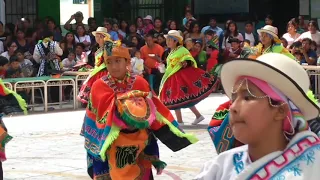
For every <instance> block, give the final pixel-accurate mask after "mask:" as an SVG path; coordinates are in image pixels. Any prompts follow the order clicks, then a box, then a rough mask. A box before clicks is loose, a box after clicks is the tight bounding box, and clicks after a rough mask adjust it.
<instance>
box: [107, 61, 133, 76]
mask: <svg viewBox="0 0 320 180" xmlns="http://www.w3.org/2000/svg"><path fill="white" fill-rule="evenodd" d="M105 58H108V59H107V61H106V62H105V63H106V65H107V69H108V72H109V73H110V75H111V76H112V77H114V78H117V79H121V80H122V79H123V78H124V77H125V75H126V73H127V65H128V61H127V60H126V59H125V58H120V57H113V56H111V57H105Z"/></svg>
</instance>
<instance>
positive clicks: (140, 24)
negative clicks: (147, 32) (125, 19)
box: [137, 18, 143, 27]
mask: <svg viewBox="0 0 320 180" xmlns="http://www.w3.org/2000/svg"><path fill="white" fill-rule="evenodd" d="M137 25H138V27H143V21H142V19H141V18H138V19H137Z"/></svg>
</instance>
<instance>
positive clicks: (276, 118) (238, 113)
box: [194, 53, 320, 180]
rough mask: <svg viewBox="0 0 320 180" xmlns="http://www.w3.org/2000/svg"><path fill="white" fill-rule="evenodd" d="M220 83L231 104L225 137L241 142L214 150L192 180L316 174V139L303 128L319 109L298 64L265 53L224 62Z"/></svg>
mask: <svg viewBox="0 0 320 180" xmlns="http://www.w3.org/2000/svg"><path fill="white" fill-rule="evenodd" d="M248 69H250V71H248ZM221 82H222V85H223V88H224V89H225V92H226V94H227V96H228V97H229V98H230V99H231V102H232V103H231V104H228V103H227V104H226V106H229V105H230V107H229V113H227V114H226V118H228V119H229V125H228V126H227V127H226V129H228V131H227V132H226V133H227V134H225V136H226V137H228V138H231V137H232V135H234V138H235V139H237V140H238V141H239V142H240V143H242V144H246V145H244V146H240V147H237V148H234V149H231V150H228V151H226V152H223V153H221V154H219V155H218V156H217V157H215V158H214V159H213V160H211V161H210V162H208V163H206V164H205V166H204V168H203V169H202V171H201V173H200V174H199V175H198V176H196V177H195V178H194V179H197V180H212V179H217V180H218V179H219V180H231V179H232V180H234V179H235V180H242V179H263V180H267V179H290V180H291V179H293V180H295V179H308V180H316V179H318V178H319V171H318V169H319V165H320V140H319V138H318V136H317V135H316V134H315V133H313V132H312V131H310V130H309V126H308V122H310V120H312V119H314V118H317V117H318V116H319V107H318V106H317V105H316V104H315V103H314V101H313V100H311V99H310V98H309V97H308V96H307V92H308V91H309V86H310V81H309V77H308V74H307V73H306V71H305V70H304V69H303V67H301V66H300V65H299V64H298V63H296V62H295V61H292V59H290V58H289V57H287V56H285V55H282V54H279V53H268V54H264V55H262V56H260V57H258V58H257V59H256V60H252V59H245V58H242V59H237V60H233V61H230V62H227V63H226V64H225V65H224V66H223V67H222V70H221ZM226 108H228V107H226ZM225 142H227V141H225ZM224 145H227V144H224Z"/></svg>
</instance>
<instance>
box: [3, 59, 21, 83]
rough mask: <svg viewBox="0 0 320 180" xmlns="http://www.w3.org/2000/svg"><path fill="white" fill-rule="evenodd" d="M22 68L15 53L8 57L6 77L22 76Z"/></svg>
mask: <svg viewBox="0 0 320 180" xmlns="http://www.w3.org/2000/svg"><path fill="white" fill-rule="evenodd" d="M22 77H23V73H22V68H21V66H20V62H19V59H18V57H17V56H16V55H14V56H11V57H10V64H9V68H8V69H7V72H6V78H22Z"/></svg>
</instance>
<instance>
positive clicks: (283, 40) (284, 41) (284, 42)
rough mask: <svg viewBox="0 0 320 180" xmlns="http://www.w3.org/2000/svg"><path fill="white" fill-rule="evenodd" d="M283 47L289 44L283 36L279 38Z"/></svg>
mask: <svg viewBox="0 0 320 180" xmlns="http://www.w3.org/2000/svg"><path fill="white" fill-rule="evenodd" d="M280 40H281V44H282V46H283V47H285V48H287V47H288V46H289V44H288V41H287V40H286V39H285V38H283V37H282V38H280Z"/></svg>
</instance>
